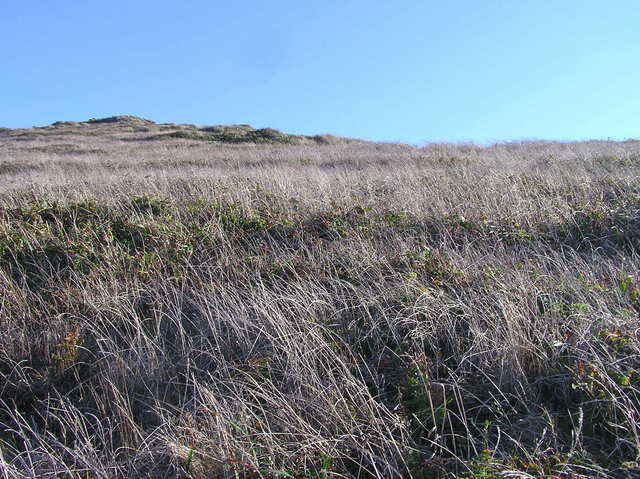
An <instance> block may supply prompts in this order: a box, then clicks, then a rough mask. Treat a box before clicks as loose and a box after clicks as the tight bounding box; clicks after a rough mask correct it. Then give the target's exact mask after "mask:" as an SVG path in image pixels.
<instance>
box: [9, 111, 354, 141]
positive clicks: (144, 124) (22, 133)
mask: <svg viewBox="0 0 640 479" xmlns="http://www.w3.org/2000/svg"><path fill="white" fill-rule="evenodd" d="M61 135H65V136H66V135H80V136H83V135H84V136H113V137H117V136H122V135H126V138H129V139H138V140H164V139H171V138H177V139H184V140H194V141H208V142H215V143H257V144H308V145H312V144H320V145H322V144H340V143H353V142H361V140H355V139H352V138H343V137H338V136H334V135H330V134H324V135H313V136H305V135H292V134H288V133H283V132H281V131H279V130H276V129H273V128H253V127H252V126H250V125H216V126H198V125H192V124H175V123H161V124H159V123H156V122H154V121H152V120H148V119H146V118H140V117H137V116H133V115H117V116H111V117H107V118H91V119H89V120H86V121H56V122H55V123H52V124H51V125H48V126H36V127H33V128H19V129H13V130H12V129H9V128H1V129H0V137H5V138H6V137H9V138H11V137H14V138H15V137H17V138H25V139H28V138H37V137H42V136H52V137H55V136H61Z"/></svg>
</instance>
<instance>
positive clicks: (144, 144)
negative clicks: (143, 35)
mask: <svg viewBox="0 0 640 479" xmlns="http://www.w3.org/2000/svg"><path fill="white" fill-rule="evenodd" d="M132 122H133V123H132ZM134 123H135V124H134ZM56 128H58V130H56V129H55V128H53V127H52V128H50V129H47V130H44V131H45V133H46V134H42V135H39V134H38V130H28V131H23V132H16V131H11V132H9V133H7V132H2V135H4V136H3V137H2V138H1V140H2V142H1V143H0V324H2V335H1V336H0V378H1V380H0V401H1V402H0V425H1V427H0V452H1V453H0V471H2V473H3V474H4V477H10V478H24V477H33V478H35V477H69V478H88V477H100V478H115V477H123V478H124V477H157V478H165V477H175V478H185V477H192V478H208V477H231V478H234V477H247V478H251V477H274V478H275V477H295V478H307V477H315V478H329V477H360V478H363V477H377V478H392V477H414V478H437V477H450V478H454V477H466V478H494V477H495V478H497V477H560V478H565V477H567V478H568V477H576V478H579V477H584V478H591V477H603V478H604V477H625V474H626V476H628V477H633V475H634V474H638V473H640V472H639V471H640V469H638V463H637V461H638V453H639V448H640V430H638V428H637V418H638V417H639V414H640V397H639V394H638V393H639V386H638V385H639V381H640V377H639V372H638V368H639V366H640V363H639V359H638V358H640V345H639V343H638V341H639V340H640V337H639V336H638V331H639V330H640V324H639V312H640V275H639V273H638V271H640V268H639V265H640V260H639V257H638V249H637V245H638V240H639V236H640V235H639V232H640V223H639V221H638V218H639V217H640V181H639V180H638V178H639V175H638V173H639V170H640V163H639V162H638V160H637V159H638V158H639V157H640V146H639V145H638V144H637V143H636V142H625V143H613V142H588V143H576V144H560V143H549V144H545V143H522V144H506V145H496V146H493V147H487V148H481V147H477V146H473V145H430V146H427V147H424V148H418V147H412V146H407V145H390V144H367V143H362V142H357V143H344V142H343V143H340V142H338V143H336V144H329V143H331V142H327V144H315V143H314V144H276V143H270V144H263V145H256V144H251V143H247V144H214V143H209V142H207V141H202V140H201V139H200V140H188V139H184V138H182V139H162V140H161V139H158V138H156V137H157V135H158V131H160V132H167V131H181V128H179V127H178V126H175V125H174V126H173V127H171V128H172V130H167V129H163V128H165V126H161V125H155V124H153V123H144V122H143V121H138V120H131V121H129V120H127V121H126V122H124V124H119V123H118V122H105V123H100V122H97V123H96V122H94V123H90V124H87V125H85V126H78V124H69V125H59V126H58V127H56ZM143 128H146V129H148V130H143ZM64 129H66V130H64ZM63 130H64V131H66V132H67V133H62V131H63ZM85 130H86V131H85ZM184 130H185V131H187V130H189V128H185V129H184ZM82 132H84V133H82ZM86 132H91V135H86V134H85V133H86ZM61 134H64V139H61V137H60V135H61ZM24 135H27V136H24ZM151 137H153V139H150V140H145V138H151ZM334 143H335V142H334ZM61 144H64V145H67V146H65V147H62V146H60V145H61ZM56 145H58V146H56ZM65 151H66V153H65ZM505 474H506V476H505Z"/></svg>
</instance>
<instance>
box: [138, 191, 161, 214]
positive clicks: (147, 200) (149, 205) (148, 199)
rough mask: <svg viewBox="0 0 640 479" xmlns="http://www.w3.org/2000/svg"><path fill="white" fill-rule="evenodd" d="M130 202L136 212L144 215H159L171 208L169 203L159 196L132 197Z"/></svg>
mask: <svg viewBox="0 0 640 479" xmlns="http://www.w3.org/2000/svg"><path fill="white" fill-rule="evenodd" d="M130 201H131V206H132V208H133V209H134V211H136V212H138V213H142V214H152V215H159V214H161V213H163V212H165V211H166V209H167V207H168V206H169V201H167V200H165V199H162V198H158V197H157V196H149V195H143V196H132V197H131V198H130Z"/></svg>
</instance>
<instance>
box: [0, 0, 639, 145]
mask: <svg viewBox="0 0 640 479" xmlns="http://www.w3.org/2000/svg"><path fill="white" fill-rule="evenodd" d="M0 42H1V44H2V45H3V46H4V48H3V52H2V57H1V58H2V62H1V63H0V65H1V66H0V92H2V93H0V126H3V127H10V128H17V127H29V126H33V125H47V124H50V123H53V122H55V121H59V120H75V121H82V120H87V119H89V118H99V117H106V116H112V115H118V114H131V115H137V116H142V117H145V118H149V119H152V120H154V121H156V122H159V123H167V122H171V123H194V124H200V125H216V124H237V123H248V124H251V125H252V126H254V127H271V128H277V129H279V130H282V131H285V132H288V133H299V134H319V133H333V134H336V135H342V136H349V137H355V138H362V139H367V140H375V141H400V142H407V143H414V144H423V143H425V142H438V141H473V142H477V143H491V142H497V141H511V140H522V139H558V140H582V139H606V138H612V139H626V138H638V137H640V95H639V94H638V85H640V61H639V60H640V2H637V1H626V0H625V1H615V0H612V1H607V2H605V1H592V0H584V1H574V0H568V1H562V0H556V1H548V0H541V1H517V0H512V1H491V0H486V1H480V0H468V1H450V2H435V1H402V0H398V1H395V2H390V1H371V0H369V1H364V0H353V1H349V0H342V1H332V0H327V1H315V0H309V1H300V0H299V1H279V0H272V1H269V2H267V1H255V0H253V1H252V0H245V1H243V2H222V1H204V0H196V1H188V0H185V1H183V2H176V1H171V2H168V1H164V0H154V1H149V0H139V1H134V0H129V1H122V0H112V1H109V2H104V1H93V0H87V1H82V2H80V1H72V0H66V1H59V0H39V1H36V0H23V1H20V2H13V1H6V2H4V4H3V6H2V12H1V13H0Z"/></svg>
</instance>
